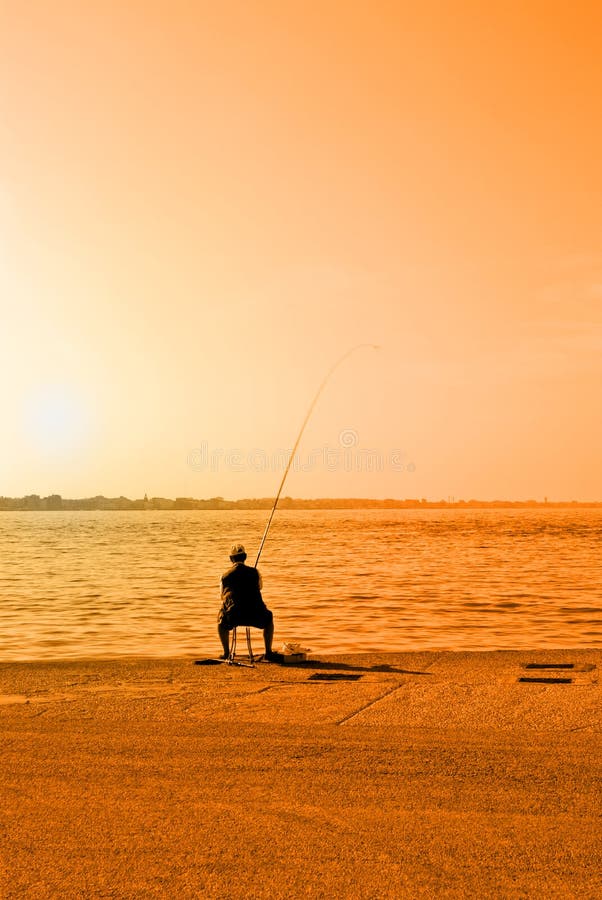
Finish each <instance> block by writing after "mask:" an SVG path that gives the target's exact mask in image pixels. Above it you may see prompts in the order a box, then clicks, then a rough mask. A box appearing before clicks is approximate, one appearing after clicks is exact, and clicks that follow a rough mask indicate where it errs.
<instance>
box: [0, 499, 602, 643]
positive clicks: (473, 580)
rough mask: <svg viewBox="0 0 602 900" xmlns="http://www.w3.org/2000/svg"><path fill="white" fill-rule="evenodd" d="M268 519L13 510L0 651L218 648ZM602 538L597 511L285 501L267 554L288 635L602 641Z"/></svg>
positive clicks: (283, 633)
mask: <svg viewBox="0 0 602 900" xmlns="http://www.w3.org/2000/svg"><path fill="white" fill-rule="evenodd" d="M265 521H266V512H265V511H250V512H245V511H240V510H229V511H215V512H213V511H190V512H188V511H165V512H158V511H157V512H153V511H144V512H143V511H140V512H83V511H82V512H49V513H39V512H36V513H26V512H2V513H0V552H1V559H2V563H1V565H2V568H1V571H0V660H21V659H22V660H25V659H34V660H40V659H56V658H62V659H68V658H82V657H114V656H122V655H132V656H186V655H197V654H207V653H210V654H215V653H216V651H217V650H218V647H219V643H218V639H217V635H216V632H215V620H216V614H217V609H218V606H219V602H218V581H219V575H220V574H221V572H222V571H224V569H225V568H226V567H227V566H228V564H229V563H228V558H227V556H228V551H229V547H230V544H231V543H232V541H234V540H239V539H240V540H242V541H243V543H244V544H245V545H246V546H247V548H248V549H249V550H250V551H251V550H252V549H253V548H256V547H257V546H258V544H259V540H260V537H261V534H262V531H263V527H264V525H265ZM601 539H602V510H599V509H581V510H570V509H559V510H540V509H537V510H424V511H422V510H394V511H391V510H382V511H381V510H353V511H350V510H344V511H343V510H332V511H306V510H298V511H297V510H295V511H288V510H287V511H280V510H279V511H278V512H277V514H276V518H275V520H274V523H273V527H272V531H271V532H270V536H269V538H268V542H267V544H266V546H265V549H264V555H263V557H262V561H261V564H260V569H261V571H262V574H263V579H264V598H265V600H266V602H267V604H268V606H269V607H270V608H271V609H272V610H273V611H274V616H275V623H276V636H275V646H278V644H279V643H281V642H282V641H284V640H287V641H291V640H299V641H301V642H302V643H303V644H304V645H305V646H308V647H310V648H311V649H312V650H313V651H339V652H343V651H367V650H408V649H413V650H421V649H454V650H459V649H465V650H490V649H506V648H521V647H524V648H527V647H528V648H545V649H548V648H553V647H570V648H577V647H600V646H602V577H601V576H602V557H601V554H600V544H601ZM250 556H252V553H250ZM256 634H257V637H256V638H255V639H254V645H255V646H256V648H257V649H259V648H260V647H261V643H262V642H261V635H260V634H259V632H256Z"/></svg>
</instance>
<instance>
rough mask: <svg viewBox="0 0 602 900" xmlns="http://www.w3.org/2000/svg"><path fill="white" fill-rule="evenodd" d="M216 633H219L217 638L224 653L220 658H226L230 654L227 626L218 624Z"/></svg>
mask: <svg viewBox="0 0 602 900" xmlns="http://www.w3.org/2000/svg"><path fill="white" fill-rule="evenodd" d="M272 630H273V629H272ZM217 633H218V634H219V639H220V641H221V642H222V647H223V648H224V655H223V656H222V659H228V657H229V656H230V632H229V631H228V629H227V628H224V626H223V625H218V626H217Z"/></svg>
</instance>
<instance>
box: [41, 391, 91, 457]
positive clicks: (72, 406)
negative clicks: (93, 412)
mask: <svg viewBox="0 0 602 900" xmlns="http://www.w3.org/2000/svg"><path fill="white" fill-rule="evenodd" d="M89 424H90V423H89V414H88V411H87V409H86V406H85V403H84V400H83V397H82V396H81V395H80V393H79V392H78V391H77V390H76V389H75V388H73V387H70V386H68V385H56V384H55V385H47V386H45V387H40V388H38V389H37V390H35V391H33V392H32V393H31V395H30V396H29V398H28V400H27V402H26V404H25V427H26V431H27V435H28V438H29V440H30V441H31V443H32V444H33V445H34V446H35V448H36V449H38V450H41V451H43V452H46V453H52V454H61V453H65V452H68V451H70V450H73V449H75V448H77V447H78V446H80V445H81V444H82V442H83V441H84V440H85V438H86V437H87V435H88V433H89Z"/></svg>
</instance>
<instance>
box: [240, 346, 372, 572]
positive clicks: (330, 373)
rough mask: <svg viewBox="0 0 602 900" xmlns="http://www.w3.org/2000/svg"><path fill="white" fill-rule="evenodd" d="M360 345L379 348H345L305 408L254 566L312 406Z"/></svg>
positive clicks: (257, 560)
mask: <svg viewBox="0 0 602 900" xmlns="http://www.w3.org/2000/svg"><path fill="white" fill-rule="evenodd" d="M361 347H370V349H371V350H378V349H379V347H378V344H356V345H355V347H351V349H350V350H347V352H346V353H344V354H343V355H342V356H341V357H340V358H339V359H337V361H336V362H335V364H334V365H333V366H331V367H330V369H329V370H328V372H327V373H326V375H325V377H324V380H323V381H322V383H321V384H320V386H319V388H318V390H317V391H316V394H315V396H314V398H313V400H312V401H311V404H310V407H309V409H308V410H307V414H306V416H305V418H304V419H303V424H302V425H301V430H300V431H299V434H298V435H297V440H296V441H295V446H294V447H293V449H292V451H291V455H290V457H289V461H288V463H287V466H286V469H285V470H284V475H283V476H282V481H281V482H280V487H279V488H278V493H277V494H276V499H275V500H274V505H273V506H272V511H271V512H270V517H269V519H268V521H267V524H266V526H265V531H264V532H263V537H262V538H261V543H260V545H259V550H258V551H257V559H256V560H255V568H257V563H258V562H259V557H260V556H261V551H262V550H263V545H264V544H265V539H266V538H267V536H268V531H269V530H270V525H271V524H272V519H273V518H274V513H275V512H276V507H277V506H278V501H279V500H280V494H281V493H282V488H283V487H284V482H285V481H286V476H287V475H288V473H289V470H290V467H291V465H292V464H293V459H294V458H295V454H296V452H297V447H298V446H299V443H300V441H301V438H302V437H303V432H304V431H305V426H306V425H307V423H308V422H309V419H310V416H311V414H312V412H313V411H314V408H315V406H316V403H317V402H318V399H319V397H320V394H321V393H322V391H323V390H324V388H325V387H326V385H327V384H328V381H329V380H330V377H331V375H332V374H333V373H334V371H335V370H336V369H338V367H339V366H340V365H341V363H343V362H344V361H345V360H346V359H347V358H348V357H349V356H351V354H352V353H355V351H356V350H359V349H360V348H361Z"/></svg>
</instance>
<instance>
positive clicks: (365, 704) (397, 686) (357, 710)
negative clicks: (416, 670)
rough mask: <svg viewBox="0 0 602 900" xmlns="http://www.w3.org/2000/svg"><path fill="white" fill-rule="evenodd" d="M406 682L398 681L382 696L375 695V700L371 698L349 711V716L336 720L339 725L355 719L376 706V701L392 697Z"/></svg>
mask: <svg viewBox="0 0 602 900" xmlns="http://www.w3.org/2000/svg"><path fill="white" fill-rule="evenodd" d="M405 684H406V682H405V681H401V682H398V683H397V684H395V685H394V686H393V687H392V688H389V690H388V691H385V692H384V694H380V696H378V697H375V698H374V700H369V701H368V703H364V705H363V706H360V708H359V709H356V710H354V712H352V713H349V715H348V716H344V717H343V718H342V719H339V721H338V722H336V724H337V725H344V724H345V722H348V721H349V720H350V719H353V718H354V717H355V716H358V715H359V714H360V713H361V712H363V711H364V710H365V709H369V708H370V707H371V706H374V705H375V704H376V703H380V701H381V700H384V699H385V698H386V697H390V696H391V694H394V693H395V691H398V690H399V688H402V687H404V686H405Z"/></svg>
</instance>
